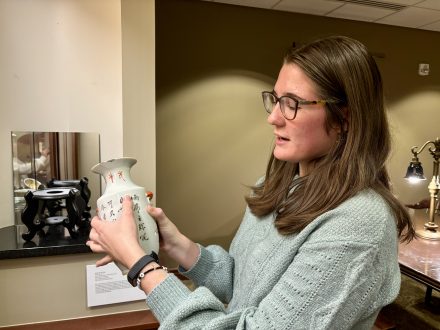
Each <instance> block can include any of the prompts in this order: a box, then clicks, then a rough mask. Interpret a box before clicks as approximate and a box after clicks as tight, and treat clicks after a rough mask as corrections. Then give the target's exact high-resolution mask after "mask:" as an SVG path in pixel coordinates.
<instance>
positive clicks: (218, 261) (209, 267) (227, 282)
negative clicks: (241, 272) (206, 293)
mask: <svg viewBox="0 0 440 330" xmlns="http://www.w3.org/2000/svg"><path fill="white" fill-rule="evenodd" d="M199 247H200V256H199V259H198V260H197V262H196V264H195V265H194V266H193V267H192V268H191V269H189V270H188V271H185V270H184V269H182V268H179V271H180V272H181V273H182V274H183V275H185V276H186V277H188V278H189V279H191V280H192V281H193V282H194V284H195V285H196V286H197V287H200V286H204V287H206V288H208V289H209V290H210V291H211V292H212V293H213V294H214V295H215V296H216V297H217V298H218V299H220V301H222V302H223V303H225V304H227V303H228V302H229V301H230V299H231V298H232V290H233V272H234V259H233V258H232V256H231V255H230V254H229V253H228V252H227V251H226V250H224V249H223V248H222V247H220V246H218V245H210V246H208V247H203V246H201V245H199Z"/></svg>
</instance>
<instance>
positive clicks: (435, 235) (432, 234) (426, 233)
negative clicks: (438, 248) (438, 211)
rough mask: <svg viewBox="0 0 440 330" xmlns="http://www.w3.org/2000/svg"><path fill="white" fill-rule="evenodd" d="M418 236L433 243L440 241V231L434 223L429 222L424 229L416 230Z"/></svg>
mask: <svg viewBox="0 0 440 330" xmlns="http://www.w3.org/2000/svg"><path fill="white" fill-rule="evenodd" d="M416 236H418V237H420V238H424V239H430V240H433V241H438V240H440V230H439V228H438V225H436V224H435V223H433V222H427V223H425V225H424V228H422V229H418V230H416Z"/></svg>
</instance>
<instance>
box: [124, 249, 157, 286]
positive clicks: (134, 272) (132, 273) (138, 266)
mask: <svg viewBox="0 0 440 330" xmlns="http://www.w3.org/2000/svg"><path fill="white" fill-rule="evenodd" d="M151 262H156V263H159V257H158V255H157V254H156V253H155V252H154V251H152V252H151V254H146V255H144V256H143V257H142V258H140V259H139V260H138V261H137V262H136V263H135V264H134V265H133V266H132V267H131V268H130V270H129V271H128V274H127V280H128V282H129V283H130V284H131V285H132V286H137V278H138V276H139V273H140V272H141V270H142V269H144V267H145V266H146V265H148V264H149V263H151Z"/></svg>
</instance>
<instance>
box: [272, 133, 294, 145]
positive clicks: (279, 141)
mask: <svg viewBox="0 0 440 330" xmlns="http://www.w3.org/2000/svg"><path fill="white" fill-rule="evenodd" d="M289 141H290V140H289V139H288V138H285V137H283V136H280V135H276V140H275V142H276V144H277V145H280V144H284V143H287V142H289Z"/></svg>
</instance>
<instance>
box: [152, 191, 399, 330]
mask: <svg viewBox="0 0 440 330" xmlns="http://www.w3.org/2000/svg"><path fill="white" fill-rule="evenodd" d="M397 244H398V242H397V232H396V226H395V221H394V217H393V215H392V214H391V210H390V209H389V207H388V205H387V204H386V203H385V201H384V200H383V199H382V197H381V196H379V195H378V194H377V193H375V192H373V191H370V190H368V191H364V192H362V193H359V194H358V195H356V196H355V197H353V198H351V199H349V200H347V201H346V202H344V203H343V204H341V205H340V206H339V207H337V208H336V209H334V210H331V211H329V212H326V213H324V214H322V215H321V216H319V217H317V218H316V219H315V220H314V221H313V222H312V223H310V224H309V225H308V226H307V227H306V228H305V229H303V230H302V231H301V232H300V233H299V234H295V235H290V236H282V235H280V234H279V233H278V232H277V230H276V228H275V226H274V215H269V216H267V217H264V218H257V217H255V216H254V215H253V214H252V213H251V212H250V211H249V209H248V210H246V213H245V215H244V219H243V222H242V224H241V226H240V228H239V230H238V232H237V234H236V236H235V238H234V240H233V242H232V244H231V248H230V251H229V252H227V251H225V250H224V249H223V248H221V247H219V246H209V247H206V248H205V247H202V246H200V256H199V259H198V261H197V263H196V264H195V265H194V266H193V268H192V269H190V270H188V271H183V270H182V271H183V274H184V275H186V276H187V277H189V278H191V279H192V280H193V281H194V282H195V284H196V285H197V289H195V290H194V291H192V292H191V291H190V290H189V289H187V288H186V287H185V286H184V285H183V284H182V283H181V282H180V281H179V280H178V279H177V278H176V277H175V276H174V275H170V276H168V277H167V279H166V280H164V281H163V282H162V283H161V284H159V285H158V286H157V287H156V288H155V289H154V290H153V291H152V292H151V293H150V294H149V295H148V296H147V304H148V305H149V307H150V308H151V310H152V311H153V313H154V314H155V315H156V317H157V318H158V320H159V321H160V323H161V329H173V330H174V329H191V330H193V329H218V330H220V329H313V330H316V329H337V330H341V329H368V330H370V329H371V328H372V326H373V324H374V321H375V319H376V317H377V314H378V312H379V310H380V309H381V308H382V307H383V306H384V305H387V304H389V303H391V302H392V301H393V300H394V299H395V298H396V296H397V294H398V292H399V288H400V272H399V266H398V261H397Z"/></svg>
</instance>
